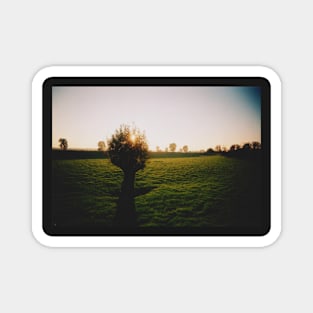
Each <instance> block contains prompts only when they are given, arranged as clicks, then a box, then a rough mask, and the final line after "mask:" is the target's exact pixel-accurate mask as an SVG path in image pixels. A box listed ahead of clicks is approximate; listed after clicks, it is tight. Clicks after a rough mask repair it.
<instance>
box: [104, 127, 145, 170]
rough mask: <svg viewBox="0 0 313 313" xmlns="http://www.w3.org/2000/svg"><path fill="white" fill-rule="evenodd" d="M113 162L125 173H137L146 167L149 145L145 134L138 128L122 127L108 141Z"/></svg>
mask: <svg viewBox="0 0 313 313" xmlns="http://www.w3.org/2000/svg"><path fill="white" fill-rule="evenodd" d="M108 154H109V157H110V160H111V162H112V163H113V164H114V165H116V166H118V167H119V168H121V169H122V170H123V171H124V172H127V171H133V172H137V171H138V170H140V169H143V168H144V167H145V164H146V161H147V159H148V144H147V140H146V136H145V134H144V133H142V132H140V131H139V129H138V128H136V127H130V126H129V125H121V126H120V128H119V129H117V130H116V131H115V133H114V134H113V135H112V137H111V139H110V140H108Z"/></svg>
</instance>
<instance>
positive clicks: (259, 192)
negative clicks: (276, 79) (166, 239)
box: [45, 84, 269, 235]
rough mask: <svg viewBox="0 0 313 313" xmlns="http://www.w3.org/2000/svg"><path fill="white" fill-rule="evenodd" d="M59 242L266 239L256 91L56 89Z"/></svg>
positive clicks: (54, 211) (51, 217) (54, 201)
mask: <svg viewBox="0 0 313 313" xmlns="http://www.w3.org/2000/svg"><path fill="white" fill-rule="evenodd" d="M50 113H51V140H50V141H51V147H50V150H51V151H50V152H51V153H50V154H49V155H50V161H51V163H49V164H50V165H51V167H50V168H49V173H50V181H49V188H50V195H49V199H50V202H49V208H47V209H46V211H47V212H48V213H46V215H45V216H46V219H45V220H46V221H47V223H46V224H48V227H47V228H48V229H50V231H51V230H52V233H53V234H58V233H60V234H66V233H69V234H78V235H79V234H89V233H90V234H104V235H105V234H148V235H149V234H151V235H154V234H156V235H157V234H158V235H168V234H173V235H175V234H176V235H184V234H186V235H187V234H188V235H192V234H207V235H209V234H250V235H251V234H262V233H263V234H264V232H265V231H266V228H267V227H268V221H267V220H266V221H265V219H266V218H265V217H266V214H265V213H264V212H267V211H268V210H269V203H268V201H267V199H266V197H265V196H264V195H265V194H266V191H265V187H264V185H265V184H264V183H265V180H266V179H267V176H266V175H265V172H266V170H264V169H265V166H264V164H265V161H264V160H265V159H266V158H265V153H264V151H263V150H264V149H263V144H264V143H263V142H262V88H261V87H260V86H247V85H243V86H240V85H238V84H236V85H234V86H231V85H227V86H216V85H212V86H209V85H199V86H196V85H190V86H186V85H183V86H176V85H169V86H160V85H155V86H149V85H147V86H139V85H128V86H127V85H126V86H118V85H115V86H114V85H113V86H112V85H110V86H100V85H97V86H90V85H87V86H84V85H82V86H81V85H72V86H69V85H58V84H56V85H54V86H52V87H51V112H50Z"/></svg>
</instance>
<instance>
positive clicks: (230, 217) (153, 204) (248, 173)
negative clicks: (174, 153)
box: [52, 155, 261, 228]
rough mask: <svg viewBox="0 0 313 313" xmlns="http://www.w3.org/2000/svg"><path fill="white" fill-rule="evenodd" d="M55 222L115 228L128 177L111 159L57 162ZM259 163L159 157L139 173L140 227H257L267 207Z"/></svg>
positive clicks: (55, 168) (149, 161)
mask: <svg viewBox="0 0 313 313" xmlns="http://www.w3.org/2000/svg"><path fill="white" fill-rule="evenodd" d="M52 172H53V177H52V212H53V213H52V218H53V222H54V224H57V225H61V226H68V225H70V226H81V225H84V224H89V225H90V224H95V225H98V226H103V227H110V226H112V223H113V219H114V215H115V211H116V203H117V200H118V197H119V192H120V187H121V182H122V179H123V174H122V171H121V170H120V169H119V168H117V167H116V166H114V165H112V164H111V163H110V161H109V160H108V159H105V158H104V159H83V160H79V159H75V160H54V161H53V171H52ZM260 181H261V171H260V166H259V164H258V162H257V161H256V160H241V159H233V158H227V157H223V156H219V155H216V156H197V157H193V156H191V157H188V158H186V157H176V158H173V157H171V158H166V157H163V156H162V157H160V158H158V157H157V156H154V157H153V158H151V159H149V160H148V162H147V166H146V168H145V169H144V170H142V171H139V172H137V174H136V183H135V188H136V191H135V195H136V197H135V205H136V212H137V215H138V223H139V226H140V227H142V228H144V227H219V226H228V225H233V226H236V225H238V224H241V225H244V224H245V223H249V225H250V224H251V223H253V222H254V220H253V219H257V218H258V215H257V214H256V213H257V212H258V210H259V208H258V206H259V204H260V203H261V194H260Z"/></svg>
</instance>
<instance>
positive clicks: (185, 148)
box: [183, 145, 188, 153]
mask: <svg viewBox="0 0 313 313" xmlns="http://www.w3.org/2000/svg"><path fill="white" fill-rule="evenodd" d="M183 151H184V152H185V153H186V152H188V146H187V145H186V146H183Z"/></svg>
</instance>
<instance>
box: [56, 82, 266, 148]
mask: <svg viewBox="0 0 313 313" xmlns="http://www.w3.org/2000/svg"><path fill="white" fill-rule="evenodd" d="M122 124H128V125H130V126H132V125H134V126H136V127H137V128H139V129H140V131H142V132H145V134H146V138H147V141H148V145H149V149H150V150H152V151H154V150H156V146H159V147H160V149H162V150H165V148H166V147H168V145H169V144H170V143H176V144H177V150H179V149H180V148H181V147H183V146H184V145H187V146H188V148H189V150H190V151H199V150H202V149H203V150H207V149H208V148H214V147H215V146H216V145H221V146H226V147H230V146H231V145H232V144H243V143H245V142H252V141H259V142H261V96H260V90H259V88H258V87H248V86H247V87H246V86H243V87H240V86H239V87H238V86H234V87H228V86H225V87H224V86H223V87H219V86H217V87H215V86H201V87H200V86H199V87H198V86H187V87H186V86H182V87H176V86H168V87H163V86H152V87H151V86H135V87H134V86H128V87H126V86H122V87H120V86H98V87H90V86H83V87H80V86H79V87H76V86H66V87H59V86H58V87H53V90H52V146H53V148H58V147H59V143H58V140H59V138H66V139H67V141H68V148H69V149H97V148H98V142H99V141H101V140H103V141H106V140H108V139H109V138H110V137H111V136H112V134H113V133H114V132H115V130H116V129H118V128H119V126H120V125H122Z"/></svg>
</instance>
